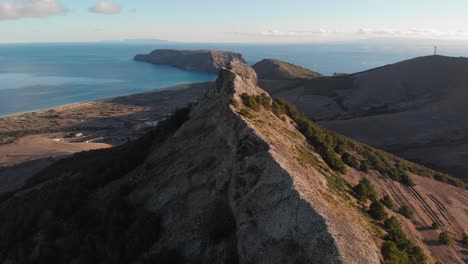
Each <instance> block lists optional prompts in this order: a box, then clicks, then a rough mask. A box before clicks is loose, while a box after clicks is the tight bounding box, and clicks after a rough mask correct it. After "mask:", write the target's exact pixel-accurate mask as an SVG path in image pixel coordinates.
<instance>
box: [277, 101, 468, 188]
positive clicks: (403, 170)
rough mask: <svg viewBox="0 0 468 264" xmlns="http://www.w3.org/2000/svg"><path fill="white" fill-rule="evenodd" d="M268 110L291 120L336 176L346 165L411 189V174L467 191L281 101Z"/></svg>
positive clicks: (460, 184)
mask: <svg viewBox="0 0 468 264" xmlns="http://www.w3.org/2000/svg"><path fill="white" fill-rule="evenodd" d="M271 110H272V112H273V113H274V114H275V115H277V116H279V117H281V116H282V115H288V116H289V117H290V118H291V119H292V120H294V122H296V124H297V126H298V129H299V131H300V132H301V133H302V134H303V135H304V136H305V137H306V138H307V141H308V142H309V143H310V144H311V145H312V146H313V147H314V148H315V150H316V151H317V152H318V153H319V154H320V155H321V156H322V158H323V159H324V160H325V162H326V163H327V164H328V165H329V167H330V168H332V169H333V170H335V171H337V172H340V173H345V172H346V166H345V164H346V165H348V166H350V167H352V168H355V169H358V170H361V171H365V172H367V171H368V170H369V169H374V170H377V171H378V172H379V173H380V174H382V175H384V176H387V177H389V178H391V179H393V180H395V181H398V182H400V183H402V184H404V185H407V186H414V185H415V182H414V180H413V179H412V178H411V176H410V175H409V173H414V174H416V175H420V176H424V177H429V178H434V179H436V180H438V181H443V182H447V183H448V184H451V185H454V186H457V187H461V188H468V184H466V183H465V182H463V181H462V180H460V179H457V178H454V177H452V176H449V175H447V174H442V173H440V172H436V171H434V170H432V169H429V168H426V167H424V166H421V165H418V164H415V163H413V162H410V161H407V160H404V159H401V158H398V157H396V156H394V155H391V154H389V153H386V152H384V151H381V150H378V149H375V148H372V147H370V146H367V145H364V144H362V143H359V142H357V141H354V140H351V139H349V138H347V137H345V136H343V135H340V134H337V133H335V132H333V131H330V130H328V129H325V128H322V127H320V126H319V125H317V124H315V123H314V122H312V121H311V120H309V119H308V118H307V117H305V116H304V115H302V114H301V113H300V112H299V111H298V110H297V108H296V107H295V106H293V105H291V104H290V103H288V102H287V101H286V100H284V99H282V98H275V99H274V100H273V102H272V104H271ZM349 150H353V152H355V153H357V154H358V155H359V157H360V158H357V157H356V156H354V155H353V154H351V152H349ZM345 153H346V154H345ZM358 163H359V164H358Z"/></svg>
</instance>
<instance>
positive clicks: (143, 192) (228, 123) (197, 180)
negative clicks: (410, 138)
mask: <svg viewBox="0 0 468 264" xmlns="http://www.w3.org/2000/svg"><path fill="white" fill-rule="evenodd" d="M256 81H257V79H256V74H255V72H254V71H253V70H252V69H251V68H250V67H248V66H246V65H244V64H242V63H240V62H234V63H232V64H231V65H230V66H229V67H228V68H224V69H223V70H221V72H220V75H219V78H218V80H217V85H216V87H214V88H213V89H212V90H210V91H208V93H207V95H206V96H205V97H204V98H203V99H202V100H201V102H200V103H199V105H198V106H197V107H196V108H195V109H194V111H193V113H192V116H191V118H190V120H189V121H188V122H187V123H186V124H185V125H184V126H183V127H182V128H181V129H180V130H179V131H178V132H177V134H176V135H175V136H174V137H173V138H172V139H171V140H170V141H169V142H167V143H166V144H165V147H164V148H163V149H162V150H161V151H158V153H156V154H155V155H153V156H152V157H151V158H150V159H149V162H150V164H154V167H155V169H154V170H153V171H151V172H150V173H149V174H147V175H145V176H140V177H142V178H140V179H138V181H141V182H145V183H144V184H142V185H143V186H145V187H144V188H142V189H140V190H137V191H135V192H133V197H132V199H133V200H134V201H135V202H136V203H144V204H145V207H146V208H147V209H148V210H151V211H153V212H156V213H157V214H158V215H160V216H161V219H162V220H161V222H162V226H163V227H164V229H165V230H166V231H165V232H164V234H163V237H162V238H161V240H160V242H159V243H158V245H156V246H155V247H154V248H153V253H154V254H160V253H162V252H164V251H167V250H173V251H176V252H178V254H181V255H182V256H183V257H184V258H185V259H186V260H190V261H189V262H192V261H193V262H196V261H203V262H206V263H229V262H240V263H378V262H379V253H378V251H379V250H378V248H377V247H376V246H375V245H374V244H373V243H372V242H371V238H370V237H365V236H366V235H368V234H367V233H366V232H363V233H364V234H362V236H364V239H368V240H369V242H370V246H369V245H362V244H359V243H360V242H361V240H360V239H356V240H355V241H354V243H356V244H357V245H355V246H354V247H359V246H361V247H362V248H361V250H356V252H355V253H354V256H351V255H349V254H348V253H349V252H348V253H346V254H344V255H345V257H346V258H343V254H341V249H340V248H339V244H337V243H336V239H335V237H334V234H333V232H330V230H329V224H330V223H327V220H326V218H328V217H329V219H332V220H333V219H334V216H323V215H321V214H320V213H319V212H318V211H317V210H316V209H315V208H314V205H313V204H311V200H307V199H305V196H303V195H302V194H301V193H300V191H299V190H298V188H297V186H296V185H297V182H295V179H294V177H295V176H293V175H291V173H290V172H288V171H287V170H285V168H284V167H283V166H282V165H281V164H280V163H279V162H278V161H277V159H278V158H281V157H277V156H276V155H281V154H278V153H276V154H274V155H275V156H276V157H274V156H273V154H272V149H271V146H270V145H269V143H268V142H266V141H265V140H264V138H262V135H259V134H258V133H257V132H256V131H255V130H254V129H252V127H251V126H249V124H248V122H246V120H244V119H242V118H241V117H240V116H239V115H237V113H236V112H235V111H233V109H232V108H231V106H230V105H229V99H230V98H231V97H234V98H238V96H239V95H240V94H242V93H249V94H259V93H262V92H263V91H262V90H261V89H260V88H258V87H257V86H256ZM169 160H170V161H171V162H170V163H168V162H167V161H169ZM158 164H160V165H162V164H164V165H163V166H157V165H158ZM166 164H167V166H165V165H166ZM152 175H158V177H153V176H152ZM322 181H323V182H324V181H325V180H324V179H322ZM323 182H322V184H321V185H319V186H316V188H317V190H319V189H320V190H322V191H326V189H325V188H326V187H325V185H323ZM320 206H322V205H320ZM323 212H325V211H321V213H323ZM328 213H330V211H328ZM336 213H338V212H336ZM334 224H335V225H343V226H342V228H344V229H346V228H350V229H353V228H355V227H356V226H354V224H346V223H339V222H336V223H334ZM356 230H360V229H359V227H356ZM350 233H353V232H352V231H351V232H350ZM361 239H362V238H361Z"/></svg>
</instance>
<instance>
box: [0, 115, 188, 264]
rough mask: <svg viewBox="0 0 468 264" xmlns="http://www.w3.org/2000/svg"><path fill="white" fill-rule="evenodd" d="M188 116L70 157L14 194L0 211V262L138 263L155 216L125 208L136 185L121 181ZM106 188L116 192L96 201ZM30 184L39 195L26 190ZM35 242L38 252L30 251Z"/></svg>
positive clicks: (153, 238)
mask: <svg viewBox="0 0 468 264" xmlns="http://www.w3.org/2000/svg"><path fill="white" fill-rule="evenodd" d="M188 113H189V109H188V108H185V109H180V110H178V111H176V113H175V114H174V115H173V116H171V117H170V118H168V119H167V120H166V121H163V122H161V123H160V124H159V125H158V127H156V128H155V129H154V130H152V131H151V132H149V133H148V134H146V135H145V136H143V137H141V138H140V139H138V140H136V141H133V142H129V143H127V144H124V145H122V146H119V147H116V148H111V149H104V150H97V151H89V152H83V153H78V154H75V155H74V156H72V157H70V158H67V159H63V160H61V161H59V162H57V163H55V164H54V165H52V166H51V167H49V168H47V169H46V170H44V171H43V172H41V173H39V174H38V175H37V176H35V177H33V178H31V179H30V180H29V181H28V182H27V183H26V186H25V187H24V193H23V194H22V195H19V196H13V197H10V198H8V201H5V202H4V203H2V204H0V206H1V208H2V211H3V212H9V213H8V214H6V215H5V216H4V217H3V219H2V225H1V226H0V234H1V235H2V239H1V240H0V248H1V249H2V250H0V262H1V263H3V262H5V261H6V260H7V259H15V260H18V263H31V262H32V260H30V259H29V258H28V256H29V252H32V251H33V250H35V252H36V256H37V261H33V263H69V262H76V263H103V262H106V263H129V262H133V261H135V260H138V259H139V258H140V257H141V256H142V255H143V254H144V253H145V252H146V251H147V250H149V249H150V247H151V246H152V245H153V244H154V243H156V242H157V241H158V239H159V237H160V235H161V234H162V232H164V229H163V228H162V226H161V224H160V219H159V216H158V215H157V214H155V213H153V212H150V211H147V210H146V209H145V208H144V207H143V205H135V204H132V203H131V202H130V201H129V199H128V195H129V194H130V192H132V190H134V189H135V188H136V183H135V182H133V181H132V180H127V179H122V177H123V176H125V175H127V173H129V172H130V171H132V170H134V169H135V168H137V167H138V166H140V165H143V164H144V161H145V159H146V157H147V155H149V153H150V152H151V150H152V149H153V147H154V146H155V144H156V145H157V144H161V143H162V142H164V141H165V140H166V139H167V138H168V137H170V136H171V135H172V134H173V133H174V132H175V131H176V130H177V129H178V128H179V127H180V126H181V125H182V124H183V123H184V122H185V121H186V120H188ZM110 183H112V184H114V185H115V184H117V185H116V186H117V187H118V186H120V187H119V188H113V189H112V190H114V191H112V192H109V193H107V194H106V197H105V198H102V199H99V198H97V197H96V196H95V194H96V193H97V192H98V190H100V189H101V188H103V187H105V186H107V185H109V184H110ZM38 184H40V185H41V188H31V187H34V186H37V185H38ZM30 188H31V189H30ZM91 200H92V201H94V202H93V203H92V204H91V203H90V201H91ZM19 205H22V206H19ZM44 208H47V209H48V210H47V211H43V209H44ZM38 231H39V233H38ZM38 237H41V243H40V247H34V245H35V244H36V242H35V241H37V238H38ZM7 262H8V261H7Z"/></svg>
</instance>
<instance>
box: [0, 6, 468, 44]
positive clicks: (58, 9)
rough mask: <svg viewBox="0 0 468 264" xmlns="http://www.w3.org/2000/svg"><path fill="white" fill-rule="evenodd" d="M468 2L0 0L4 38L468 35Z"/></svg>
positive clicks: (296, 39) (0, 37)
mask: <svg viewBox="0 0 468 264" xmlns="http://www.w3.org/2000/svg"><path fill="white" fill-rule="evenodd" d="M467 14H468V1H467V0H235V1H232V0H230V1H224V0H198V1H197V0H0V43H16V42H78V41H100V40H119V39H152V38H157V39H166V40H171V41H186V42H273V43H276V42H278V43H283V42H285V43H304V42H330V41H350V40H359V39H366V38H393V39H399V38H404V39H406V38H409V39H454V40H468V15H467Z"/></svg>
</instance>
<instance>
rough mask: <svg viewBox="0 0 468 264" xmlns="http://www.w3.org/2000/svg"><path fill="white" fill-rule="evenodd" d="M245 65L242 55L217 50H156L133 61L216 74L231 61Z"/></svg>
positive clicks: (140, 55) (138, 56) (137, 56)
mask: <svg viewBox="0 0 468 264" xmlns="http://www.w3.org/2000/svg"><path fill="white" fill-rule="evenodd" d="M234 59H236V60H238V61H241V62H243V63H245V60H244V58H243V57H242V54H240V53H236V52H230V51H217V50H173V49H157V50H154V51H153V52H151V53H150V54H139V55H136V56H135V58H134V60H135V61H143V62H149V63H153V64H161V65H170V66H173V67H176V68H180V69H183V70H188V71H197V72H206V73H212V74H217V73H218V71H219V70H220V69H221V68H222V67H223V66H225V65H228V64H229V63H230V62H231V61H232V60H234Z"/></svg>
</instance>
